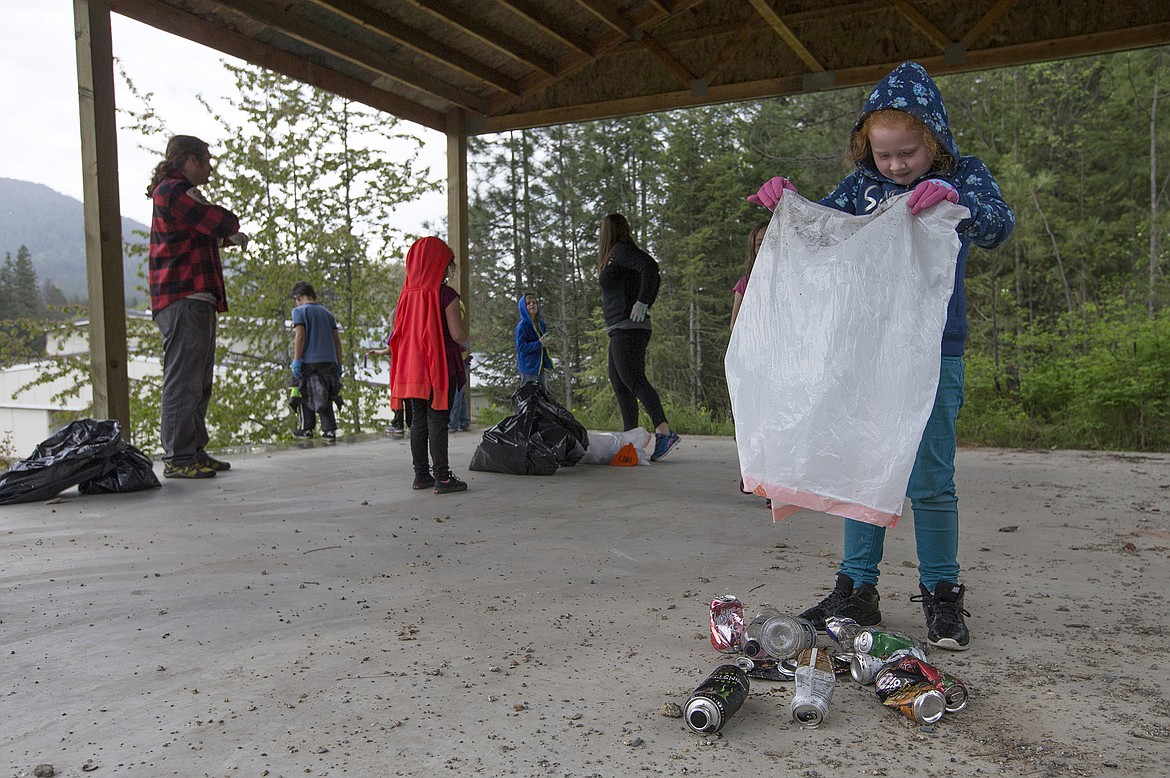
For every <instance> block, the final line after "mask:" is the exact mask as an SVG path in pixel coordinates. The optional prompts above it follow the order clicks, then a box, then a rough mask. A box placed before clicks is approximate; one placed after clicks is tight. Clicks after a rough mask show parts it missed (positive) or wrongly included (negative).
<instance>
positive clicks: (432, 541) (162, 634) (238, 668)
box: [0, 432, 1170, 776]
mask: <svg viewBox="0 0 1170 778" xmlns="http://www.w3.org/2000/svg"><path fill="white" fill-rule="evenodd" d="M478 441H479V435H478V434H477V433H475V432H472V433H461V434H454V435H452V437H451V450H452V461H453V462H454V463H455V464H456V472H457V474H459V475H461V476H465V477H466V478H467V480H468V481H469V483H470V487H471V488H470V490H469V491H467V492H465V493H461V494H454V495H442V496H437V495H434V494H431V493H429V492H415V491H412V490H411V488H410V481H411V470H410V464H409V462H410V456H409V447H408V446H409V444H408V442H407V441H405V440H401V439H390V438H385V439H381V438H380V439H373V440H363V441H359V442H346V441H341V442H338V443H337V444H335V445H324V444H322V443H321V442H316V443H315V444H306V445H304V446H303V447H300V448H288V449H284V450H264V451H256V452H251V453H244V454H237V455H235V456H232V457H231V460H232V463H233V469H232V470H231V471H230V472H228V473H224V474H221V475H220V476H218V477H216V478H215V479H211V480H209V481H206V482H196V481H185V482H184V481H164V484H163V487H162V489H159V490H156V491H153V492H150V493H145V494H130V495H103V496H82V495H79V494H77V492H76V491H75V490H71V491H70V492H66V493H65V494H63V495H62V497H61V498H60V500H59V501H53V502H52V503H48V504H46V503H34V504H28V505H17V506H5V507H3V508H0V559H2V560H3V562H2V568H0V655H2V656H3V680H2V683H0V775H12V776H24V775H32V774H33V770H34V768H35V767H36V766H37V765H40V764H49V765H52V766H53V767H54V769H55V772H56V774H57V775H65V776H78V775H83V774H89V773H91V772H93V773H96V774H97V775H103V776H109V775H143V776H159V775H175V776H294V775H315V776H318V775H319V776H325V775H358V776H389V775H423V774H434V773H438V772H440V771H442V772H444V773H447V772H449V773H453V774H468V775H472V774H474V775H520V776H528V775H532V776H537V775H556V776H628V775H634V774H656V775H709V776H725V775H727V774H728V773H752V774H761V775H763V774H771V773H777V774H780V773H782V772H792V771H795V772H797V773H798V774H800V775H804V776H828V775H833V776H848V775H889V776H894V775H921V776H934V775H943V774H946V775H960V776H968V775H971V776H973V775H1001V774H1007V775H1020V774H1033V775H1046V776H1063V775H1087V774H1093V775H1099V774H1103V775H1112V774H1117V775H1120V774H1123V773H1125V774H1129V773H1132V772H1134V771H1135V770H1140V771H1143V772H1145V773H1147V774H1161V773H1163V772H1164V771H1165V769H1166V764H1167V763H1170V700H1168V697H1167V691H1166V680H1165V678H1166V676H1165V672H1164V670H1165V662H1164V661H1163V655H1164V650H1165V645H1166V641H1167V629H1168V627H1167V625H1168V624H1170V603H1168V601H1167V598H1166V595H1167V584H1166V582H1167V581H1168V580H1170V575H1168V573H1170V551H1168V549H1170V527H1168V526H1167V514H1168V513H1170V505H1168V503H1167V492H1168V490H1170V457H1168V456H1166V455H1161V454H1153V455H1117V454H1105V453H1086V452H1056V451H1042V452H1034V451H1008V450H998V449H963V450H961V451H960V453H959V458H958V473H959V475H958V482H959V490H960V498H961V503H960V504H961V512H962V527H963V539H962V550H961V561H962V562H963V564H964V576H963V577H964V580H965V582H966V583H967V585H968V587H969V592H968V595H967V608H968V610H969V611H970V612H971V614H972V616H971V618H970V619H969V620H968V621H969V624H970V625H971V629H972V633H973V635H974V641H973V646H972V648H971V650H970V651H967V652H965V653H949V652H939V653H938V654H936V655H935V657H934V658H935V661H936V662H937V663H938V664H939V665H940V666H941V667H944V668H945V669H948V670H950V671H952V672H954V673H956V674H958V675H960V676H963V677H964V678H965V679H966V680H967V681H968V682H969V683H970V685H971V686H972V688H973V689H974V692H975V699H974V700H973V701H972V703H971V705H970V707H969V708H968V709H967V710H965V711H963V712H960V713H958V714H954V715H950V716H947V717H946V718H944V719H943V721H942V722H940V723H939V724H937V725H934V726H930V727H918V726H914V725H912V724H911V723H910V722H909V721H908V720H906V719H904V718H902V717H900V716H899V714H897V713H896V712H892V711H890V710H887V709H884V708H882V707H881V706H880V705H879V704H878V703H877V700H876V698H875V697H874V694H873V690H872V688H862V687H859V686H857V685H855V684H853V683H852V682H851V681H845V680H843V681H841V682H840V683H838V685H837V688H836V692H835V695H834V699H833V703H832V708H831V710H830V714H829V718H828V720H827V721H826V722H825V724H824V725H823V726H822V727H821V728H819V729H816V730H800V729H798V728H797V727H795V726H794V725H792V724H791V723H789V717H788V703H789V700H790V698H791V693H792V689H791V685H790V684H788V683H775V682H768V681H753V683H752V688H751V692H750V695H749V698H748V700H747V702H746V703H745V705H744V707H743V708H742V709H741V710H740V711H739V712H738V713H736V714H735V715H734V716H733V717H732V718H731V719H730V721H729V722H728V723H727V725H726V726H725V727H724V729H723V731H722V732H721V733H719V734H718V735H714V736H708V737H703V736H698V735H696V734H694V733H692V732H690V731H689V730H688V729H687V728H686V726H685V725H684V723H683V721H682V720H681V719H680V718H677V717H672V716H671V715H668V714H670V713H671V704H672V703H673V704H674V705H683V704H684V703H685V701H686V699H687V697H688V695H689V693H690V692H691V691H692V690H693V689H694V688H695V686H697V685H698V684H699V683H700V682H701V681H702V680H703V679H704V678H705V677H706V675H707V674H708V673H709V672H710V670H711V669H713V668H714V667H715V666H716V665H717V664H719V663H720V656H719V655H718V653H717V652H715V651H714V650H713V649H712V647H711V645H710V643H709V642H708V638H707V606H708V603H709V602H710V600H711V598H712V597H713V596H715V595H719V594H724V593H734V594H737V595H739V596H740V598H741V599H742V600H743V601H744V603H745V605H746V606H747V610H748V611H749V616H750V615H751V612H752V611H753V610H754V609H756V608H758V607H759V606H760V605H762V604H765V603H772V604H775V605H777V606H778V607H780V608H781V609H782V610H785V611H788V612H798V611H800V610H802V609H803V608H805V607H807V606H808V605H810V604H812V603H813V602H815V601H817V600H819V599H820V598H821V597H822V596H823V594H824V592H825V591H826V590H827V588H828V587H829V586H830V585H831V582H832V577H833V572H834V570H835V567H836V563H837V561H838V557H839V555H840V543H841V540H840V523H841V521H840V520H839V519H836V518H833V517H828V516H822V515H817V514H800V515H798V516H795V517H793V518H791V519H788V520H786V521H784V522H781V523H779V524H772V523H771V521H770V515H769V514H768V512H767V511H766V510H765V509H764V507H763V500H762V499H760V498H758V497H752V496H745V495H741V494H739V493H738V491H737V489H736V483H737V479H738V469H737V457H736V452H735V446H734V442H733V441H732V440H730V439H725V438H704V437H695V436H686V437H684V440H683V442H682V444H681V445H680V446H679V448H678V449H677V450H676V451H674V452H673V453H672V454H671V455H670V457H669V458H667V459H666V460H664V461H663V462H661V463H657V464H654V465H652V466H648V467H636V468H611V467H600V466H577V467H574V468H565V469H562V470H561V471H560V472H558V473H557V474H556V475H554V476H551V477H544V478H541V477H528V478H525V477H516V476H504V475H498V474H489V473H468V472H467V471H466V463H467V462H468V461H469V460H470V458H471V454H472V452H473V450H474V448H475V445H476V444H477V443H478ZM159 470H160V472H161V467H160V468H159ZM1013 528H1014V529H1013ZM914 560H915V554H914V547H913V522H912V517H910V516H909V515H908V516H906V517H905V518H904V520H903V522H902V524H901V525H900V526H899V527H898V528H897V529H895V530H893V531H892V532H890V533H889V536H888V540H887V547H886V556H885V562H884V565H883V576H882V579H881V582H880V585H879V588H880V591H881V594H882V611H883V614H884V617H885V620H884V624H885V625H886V626H887V627H889V628H891V629H897V630H902V631H908V632H910V633H911V634H915V635H918V636H920V637H924V636H925V628H924V626H923V620H922V614H921V610H920V609H919V606H918V605H917V604H916V603H911V602H910V601H909V597H910V596H911V595H912V594H915V593H916V591H917V583H916V581H917V576H916V571H915V569H914V565H915V561H914Z"/></svg>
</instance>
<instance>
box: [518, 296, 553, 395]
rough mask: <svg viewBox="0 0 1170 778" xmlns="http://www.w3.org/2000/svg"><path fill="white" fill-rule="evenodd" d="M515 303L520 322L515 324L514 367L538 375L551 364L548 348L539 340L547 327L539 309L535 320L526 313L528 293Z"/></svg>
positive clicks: (528, 373)
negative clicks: (518, 311)
mask: <svg viewBox="0 0 1170 778" xmlns="http://www.w3.org/2000/svg"><path fill="white" fill-rule="evenodd" d="M516 305H517V307H519V308H520V323H519V324H517V325H516V369H517V371H518V372H520V373H523V374H524V375H540V373H541V371H543V370H548V369H550V368H552V366H553V362H552V358H551V357H549V355H548V350H547V349H546V348H545V347H544V345H543V344H542V343H541V342H540V336H541V335H543V334H544V333H546V332H548V327H546V326H545V324H544V319H543V318H542V317H541V315H540V312H539V311H537V314H536V321H535V322H534V321H532V317H531V316H529V315H528V295H526V294H522V295H520V299H519V300H517V301H516Z"/></svg>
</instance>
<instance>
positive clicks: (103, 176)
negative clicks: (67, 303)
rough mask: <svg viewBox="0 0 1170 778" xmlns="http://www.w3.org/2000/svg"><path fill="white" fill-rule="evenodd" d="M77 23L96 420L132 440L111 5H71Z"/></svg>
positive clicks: (87, 1) (77, 1) (94, 0)
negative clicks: (117, 428)
mask: <svg viewBox="0 0 1170 778" xmlns="http://www.w3.org/2000/svg"><path fill="white" fill-rule="evenodd" d="M73 24H74V31H75V33H76V38H77V99H78V103H79V105H80V108H81V175H82V179H83V190H82V191H83V196H84V200H85V258H86V275H87V276H88V280H89V354H90V370H91V376H92V382H93V415H94V418H97V419H116V420H117V421H118V422H120V423H121V425H122V437H124V438H125V439H126V440H130V381H129V378H128V377H127V373H126V296H125V292H124V291H123V287H122V283H123V278H122V214H121V205H120V203H119V195H118V137H117V135H118V126H117V122H116V120H115V116H114V55H113V41H112V36H111V33H110V3H109V0H73Z"/></svg>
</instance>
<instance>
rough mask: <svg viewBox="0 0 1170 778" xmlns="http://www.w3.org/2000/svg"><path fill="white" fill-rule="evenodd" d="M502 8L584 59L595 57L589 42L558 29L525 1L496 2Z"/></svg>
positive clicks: (508, 0)
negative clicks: (584, 57)
mask: <svg viewBox="0 0 1170 778" xmlns="http://www.w3.org/2000/svg"><path fill="white" fill-rule="evenodd" d="M496 2H497V3H499V4H500V5H501V6H503V7H504V8H507V9H508V10H509V11H511V12H512V13H514V14H516V15H517V16H519V17H520V18H521V19H523V20H524V21H525V22H527V23H528V24H531V25H532V26H534V27H537V28H538V29H540V31H541V32H543V33H544V34H545V35H549V36H551V37H553V38H556V39H557V40H558V41H560V42H561V43H562V44H563V45H565V46H567V47H568V48H570V49H573V50H574V51H575V52H577V53H578V54H581V55H584V56H586V57H593V56H596V54H597V50H596V49H595V48H594V47H593V44H592V43H590V41H588V40H586V39H585V38H582V37H581V36H579V35H577V34H576V33H571V32H567V31H566V30H563V29H560V28H559V27H558V25H557V24H555V23H554V22H553V20H552V19H550V18H549V16H548V14H546V13H545V12H544V11H543V10H541V8H540V7H539V6H534V5H533V4H532V3H530V2H527V0H496Z"/></svg>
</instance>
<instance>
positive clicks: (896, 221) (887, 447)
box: [725, 192, 967, 527]
mask: <svg viewBox="0 0 1170 778" xmlns="http://www.w3.org/2000/svg"><path fill="white" fill-rule="evenodd" d="M966 216H967V209H966V208H963V207H961V206H957V205H954V204H951V203H945V202H944V203H941V204H939V205H937V206H935V207H933V208H931V209H930V210H928V211H926V212H924V213H922V214H920V215H918V216H911V215H910V209H909V208H908V207H907V206H906V196H901V197H897V198H894V199H892V200H890V201H888V202H886V203H884V204H883V205H882V206H881V207H879V209H878V210H877V211H876V212H875V213H873V214H870V215H868V216H852V215H850V214H846V213H843V212H841V211H837V210H834V209H832V208H827V207H824V206H821V205H817V204H815V203H811V202H809V201H808V200H805V199H804V198H803V197H800V196H798V195H796V193H795V192H789V193H787V194H786V195H785V197H784V198H783V199H782V200H781V201H780V205H779V206H778V207H777V209H776V213H775V214H774V215H773V217H772V221H771V223H770V224H769V225H768V230H767V233H766V234H765V236H764V242H763V245H762V246H761V248H760V252H759V255H758V256H757V257H756V263H755V267H754V268H753V270H752V276H751V282H750V283H749V284H748V287H747V293H746V294H745V295H744V298H743V303H742V306H741V308H740V311H739V318H738V319H737V320H736V324H735V331H734V333H733V334H732V337H731V342H730V344H729V345H728V348H727V356H726V360H725V367H726V370H727V384H728V389H729V391H730V393H731V406H732V411H733V412H734V414H735V433H736V442H737V445H738V447H739V460H740V469H741V472H742V475H743V481H744V488H745V489H746V490H748V491H755V492H756V493H758V494H763V495H765V496H767V497H769V498H771V500H772V506H773V509H772V515H773V518H774V519H776V520H778V519H782V518H785V517H786V516H790V515H792V514H793V513H796V512H797V511H799V510H801V509H804V508H809V509H812V510H818V511H823V512H825V513H831V514H835V515H838V516H845V517H848V518H852V519H858V520H860V521H866V522H869V523H872V524H877V525H880V526H887V527H892V526H894V525H895V524H896V523H897V521H898V517H899V515H900V514H901V512H902V506H903V502H904V498H905V494H906V485H907V482H908V481H909V480H910V470H911V468H912V467H913V464H914V457H915V453H916V452H917V450H918V443H919V440H920V439H921V437H922V431H923V429H925V427H926V420H927V419H928V418H929V416H930V411H931V408H932V406H933V404H934V395H935V391H936V390H937V388H938V373H939V365H940V357H941V343H942V331H943V325H944V324H945V323H946V315H947V302H948V301H949V299H950V296H951V292H952V290H953V288H954V274H955V260H956V258H957V256H958V252H959V239H958V235H957V234H956V232H955V227H956V225H957V224H958V223H959V221H960V220H961V219H963V218H965V217H966Z"/></svg>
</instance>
